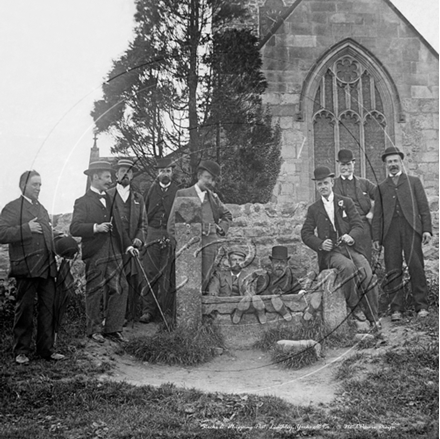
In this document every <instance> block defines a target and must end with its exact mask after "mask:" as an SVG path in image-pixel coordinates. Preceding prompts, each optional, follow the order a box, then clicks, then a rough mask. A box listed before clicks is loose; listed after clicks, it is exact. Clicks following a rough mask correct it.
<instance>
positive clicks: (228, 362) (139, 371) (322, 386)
mask: <svg viewBox="0 0 440 439" xmlns="http://www.w3.org/2000/svg"><path fill="white" fill-rule="evenodd" d="M382 324H383V340H382V341H380V342H379V343H376V346H375V347H373V348H370V349H369V350H363V352H369V351H370V352H371V354H372V355H374V354H375V353H379V352H380V351H381V350H384V349H390V348H393V347H395V346H398V345H399V344H401V343H402V340H403V339H404V338H405V337H404V336H405V331H407V330H406V328H405V326H397V327H395V326H392V325H391V322H390V319H389V317H388V318H384V319H382ZM154 330H155V327H154V325H153V324H150V325H141V324H137V325H135V326H134V328H132V327H131V326H130V327H128V328H125V329H124V335H125V336H126V337H127V338H134V337H138V336H141V335H147V334H148V333H150V334H151V333H152V332H154ZM115 350H116V351H117V350H118V348H117V344H116V343H113V342H108V341H107V342H106V344H105V345H97V344H96V343H93V342H88V343H87V345H86V351H87V352H88V354H89V355H90V356H91V357H92V359H93V361H95V362H96V363H98V364H101V363H108V365H109V372H108V373H105V374H103V375H101V377H100V379H101V380H112V381H125V382H127V383H129V384H133V385H153V386H160V385H161V384H165V383H173V384H174V385H175V386H176V387H183V388H196V389H198V390H202V391H206V392H223V393H237V394H240V393H254V394H258V395H272V396H278V397H280V398H282V399H284V400H286V401H288V402H290V403H292V404H296V405H309V404H312V405H318V404H328V403H331V402H332V401H333V400H334V399H335V398H336V393H337V387H338V382H337V381H335V380H334V373H335V371H336V369H337V367H338V364H340V362H341V361H343V360H344V359H345V358H347V356H350V355H353V354H355V353H356V352H357V349H356V346H354V347H352V348H339V349H327V350H326V351H325V353H324V355H325V357H324V358H322V359H321V360H320V361H318V362H317V363H315V364H314V365H312V366H309V367H306V368H303V369H300V370H287V369H284V368H282V367H281V366H279V365H277V364H273V363H272V362H271V359H270V355H269V354H268V353H266V352H262V351H260V350H253V349H250V350H230V351H225V352H224V353H223V354H222V355H220V356H217V357H216V358H214V360H212V361H211V362H210V363H206V364H202V365H199V366H192V367H181V366H166V365H157V364H149V363H146V362H144V363H142V362H141V361H139V360H137V359H135V358H134V357H131V356H128V355H125V354H124V355H120V354H118V353H115Z"/></svg>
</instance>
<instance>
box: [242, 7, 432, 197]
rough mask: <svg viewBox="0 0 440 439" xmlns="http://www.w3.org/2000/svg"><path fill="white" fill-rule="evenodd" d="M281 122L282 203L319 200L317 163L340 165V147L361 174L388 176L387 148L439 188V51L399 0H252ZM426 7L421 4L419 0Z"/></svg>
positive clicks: (270, 93)
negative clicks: (350, 155)
mask: <svg viewBox="0 0 440 439" xmlns="http://www.w3.org/2000/svg"><path fill="white" fill-rule="evenodd" d="M247 3H248V5H249V8H250V10H251V12H252V17H253V24H252V25H253V26H254V27H255V28H256V29H258V33H259V37H260V41H261V43H260V44H261V54H262V58H263V66H264V67H263V69H264V74H265V76H266V79H267V81H268V84H269V87H268V90H267V92H266V96H265V101H266V102H267V103H268V104H270V106H271V109H272V114H273V116H274V121H275V122H278V123H279V125H280V127H281V129H282V156H283V159H284V163H283V165H282V168H281V172H280V175H279V178H278V183H277V186H276V187H275V190H274V199H276V201H277V202H279V203H284V202H289V201H290V202H291V201H295V202H298V201H306V202H309V201H311V200H313V198H314V186H313V184H312V183H313V182H312V181H311V175H313V169H314V168H315V167H316V166H319V165H325V166H328V167H329V168H330V169H331V170H333V171H335V172H336V173H337V167H336V166H335V165H336V161H335V160H336V157H337V152H338V150H339V149H343V148H349V149H352V150H353V151H354V154H355V158H356V169H355V173H356V174H357V175H359V176H362V177H366V178H368V179H370V180H371V181H373V182H377V181H381V180H383V178H384V177H385V169H384V166H383V163H382V160H381V154H382V152H383V151H384V149H385V148H386V147H388V146H391V145H396V146H397V147H399V148H400V149H401V150H402V151H403V152H404V153H405V166H406V172H408V173H409V174H412V175H417V176H418V177H420V178H421V180H422V182H423V184H424V186H425V188H426V191H427V194H428V196H435V195H438V171H439V162H438V147H439V144H438V121H439V118H438V116H439V114H438V107H439V92H438V75H439V56H438V53H437V52H436V51H435V50H434V49H433V47H432V46H431V45H430V44H429V43H428V42H427V41H426V40H425V39H424V38H423V36H422V35H421V34H420V33H419V32H418V31H417V30H416V29H415V28H414V27H413V26H412V25H411V23H410V17H408V18H409V20H408V19H407V18H406V17H404V16H403V15H402V14H401V13H400V11H399V10H398V9H397V8H396V7H395V6H394V5H393V3H392V2H391V1H390V0H296V1H293V0H248V2H247ZM420 7H422V6H420Z"/></svg>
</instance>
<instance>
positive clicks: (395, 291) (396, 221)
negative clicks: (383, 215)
mask: <svg viewBox="0 0 440 439" xmlns="http://www.w3.org/2000/svg"><path fill="white" fill-rule="evenodd" d="M404 221H405V220H404V219H403V218H393V220H392V221H391V225H390V228H389V230H388V232H387V236H386V237H385V239H384V242H383V246H384V261H385V270H386V272H387V278H388V280H387V283H386V285H385V289H386V291H388V292H389V294H390V296H391V297H390V298H391V300H390V307H391V312H394V311H401V312H402V311H403V298H404V297H403V295H404V291H403V284H402V281H403V271H402V263H403V258H402V248H403V242H402V238H403V236H402V227H403V226H404V224H403V222H404ZM405 222H406V221H405Z"/></svg>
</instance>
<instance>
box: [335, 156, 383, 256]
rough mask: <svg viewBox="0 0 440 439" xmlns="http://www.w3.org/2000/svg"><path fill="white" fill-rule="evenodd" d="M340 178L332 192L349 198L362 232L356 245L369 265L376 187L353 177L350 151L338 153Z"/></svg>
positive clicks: (353, 161)
mask: <svg viewBox="0 0 440 439" xmlns="http://www.w3.org/2000/svg"><path fill="white" fill-rule="evenodd" d="M337 162H338V164H339V172H340V176H339V177H337V178H335V185H334V187H333V191H334V192H335V194H339V195H342V196H344V197H348V198H350V199H351V200H352V201H353V203H354V205H355V206H356V210H357V211H358V213H359V215H360V217H361V219H362V226H363V228H364V232H363V233H362V235H361V236H359V238H358V240H357V244H358V245H359V246H361V247H363V249H364V250H365V256H366V258H367V261H368V262H369V263H370V264H371V248H372V236H371V225H370V224H371V220H372V219H373V208H374V193H375V190H376V185H375V184H374V183H372V182H371V181H370V180H367V179H366V178H361V177H357V176H355V175H354V166H355V162H356V160H355V158H354V157H353V152H352V151H351V150H350V149H341V150H340V151H339V152H338V160H337Z"/></svg>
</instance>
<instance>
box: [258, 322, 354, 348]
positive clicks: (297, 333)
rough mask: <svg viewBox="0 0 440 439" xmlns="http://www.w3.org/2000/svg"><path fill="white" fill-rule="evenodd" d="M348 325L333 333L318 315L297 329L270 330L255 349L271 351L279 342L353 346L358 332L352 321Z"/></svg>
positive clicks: (273, 328)
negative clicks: (293, 341)
mask: <svg viewBox="0 0 440 439" xmlns="http://www.w3.org/2000/svg"><path fill="white" fill-rule="evenodd" d="M347 323H348V326H347V325H344V326H343V327H341V328H339V329H338V330H336V331H333V332H332V331H330V330H328V329H327V328H326V326H325V324H324V322H323V320H322V317H321V315H320V314H317V315H316V316H315V318H314V319H312V320H309V321H304V322H303V323H302V325H301V326H300V327H297V328H293V327H289V326H285V325H278V326H275V327H272V328H270V329H269V330H268V331H265V332H264V333H263V334H262V335H261V338H260V339H259V340H257V342H256V343H255V344H254V348H256V349H261V350H262V351H270V350H271V349H273V348H274V347H275V345H276V342H277V341H279V340H315V341H317V342H319V343H320V344H321V346H323V347H347V346H352V345H353V334H354V333H355V332H356V328H355V323H354V322H352V321H350V320H348V321H347ZM353 326H354V327H353Z"/></svg>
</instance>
